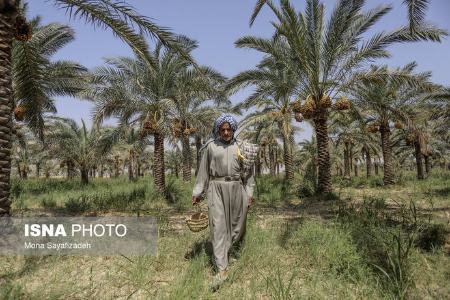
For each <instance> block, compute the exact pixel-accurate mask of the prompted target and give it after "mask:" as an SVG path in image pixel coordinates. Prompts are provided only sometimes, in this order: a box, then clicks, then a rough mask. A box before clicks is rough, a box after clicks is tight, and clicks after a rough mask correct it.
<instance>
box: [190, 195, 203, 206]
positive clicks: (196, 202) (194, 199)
mask: <svg viewBox="0 0 450 300" xmlns="http://www.w3.org/2000/svg"><path fill="white" fill-rule="evenodd" d="M200 201H202V198H201V197H195V196H192V205H196V204H198V203H200Z"/></svg>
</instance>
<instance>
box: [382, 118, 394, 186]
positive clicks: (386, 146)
mask: <svg viewBox="0 0 450 300" xmlns="http://www.w3.org/2000/svg"><path fill="white" fill-rule="evenodd" d="M380 134H381V149H382V151H383V161H384V167H383V170H384V175H383V183H384V185H390V184H394V171H393V169H392V162H391V159H392V158H391V140H390V134H391V131H390V129H389V125H388V124H384V125H381V126H380Z"/></svg>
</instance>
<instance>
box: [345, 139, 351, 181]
mask: <svg viewBox="0 0 450 300" xmlns="http://www.w3.org/2000/svg"><path fill="white" fill-rule="evenodd" d="M350 176H351V175H350V142H348V141H346V142H345V143H344V177H345V178H347V179H349V178H350Z"/></svg>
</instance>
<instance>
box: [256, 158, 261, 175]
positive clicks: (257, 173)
mask: <svg viewBox="0 0 450 300" xmlns="http://www.w3.org/2000/svg"><path fill="white" fill-rule="evenodd" d="M255 175H256V176H260V175H261V158H260V154H259V153H258V155H257V156H256V161H255Z"/></svg>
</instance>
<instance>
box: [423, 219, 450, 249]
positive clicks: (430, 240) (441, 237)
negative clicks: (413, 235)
mask: <svg viewBox="0 0 450 300" xmlns="http://www.w3.org/2000/svg"><path fill="white" fill-rule="evenodd" d="M446 237H447V231H446V230H445V226H444V225H443V224H428V225H426V226H425V227H424V228H423V229H422V230H421V231H420V233H419V236H418V238H417V242H416V245H417V246H418V247H420V248H421V249H423V250H427V251H430V250H432V249H436V248H440V247H442V246H444V244H445V240H446Z"/></svg>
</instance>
